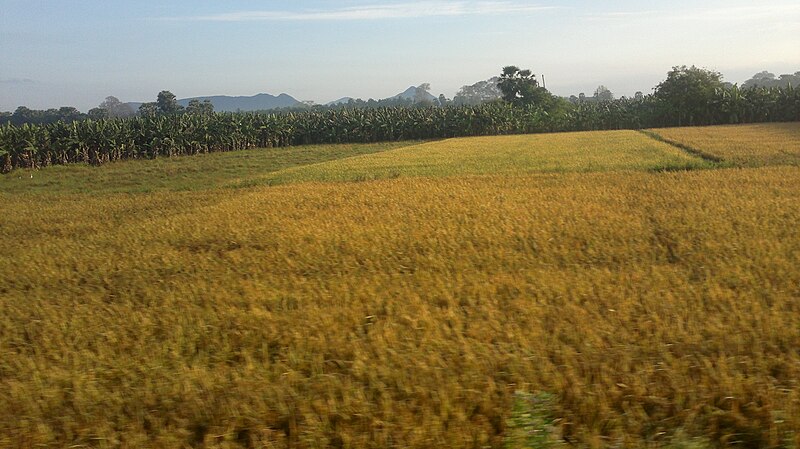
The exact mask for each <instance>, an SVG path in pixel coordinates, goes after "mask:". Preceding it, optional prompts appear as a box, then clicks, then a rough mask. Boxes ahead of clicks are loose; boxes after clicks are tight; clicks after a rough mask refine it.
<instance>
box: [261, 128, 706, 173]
mask: <svg viewBox="0 0 800 449" xmlns="http://www.w3.org/2000/svg"><path fill="white" fill-rule="evenodd" d="M710 165H711V164H709V163H708V162H706V161H703V160H702V159H700V158H697V157H694V156H692V155H689V154H686V153H685V152H684V151H681V150H679V149H677V148H675V147H673V146H671V145H668V144H666V143H663V142H658V141H656V140H654V139H651V138H648V137H646V136H644V135H642V134H640V133H637V132H634V131H601V132H579V133H563V134H533V135H530V134H528V135H514V136H493V137H470V138H459V139H447V140H443V141H438V142H429V143H425V144H421V145H415V146H412V147H407V148H401V149H397V150H393V151H387V152H383V153H381V154H372V155H367V156H363V157H354V158H348V159H343V160H339V161H331V162H326V163H321V164H315V165H309V166H305V167H299V168H296V169H288V170H284V171H281V172H276V173H273V174H270V175H268V176H267V177H266V179H267V180H268V182H270V183H272V184H281V183H287V182H301V181H363V180H370V179H386V178H394V177H398V176H433V177H437V176H455V175H463V174H473V175H474V174H492V173H508V174H522V173H532V172H593V171H609V170H675V169H690V168H699V167H708V166H710Z"/></svg>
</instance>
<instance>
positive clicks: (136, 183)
mask: <svg viewBox="0 0 800 449" xmlns="http://www.w3.org/2000/svg"><path fill="white" fill-rule="evenodd" d="M415 143H418V142H387V143H377V144H341V145H308V146H298V147H291V148H261V149H255V150H246V151H234V152H228V153H210V154H202V155H197V156H187V157H176V158H160V159H156V160H141V161H124V162H115V163H111V164H106V165H104V166H102V167H92V166H89V165H79V164H74V165H68V166H63V165H62V166H52V167H46V168H44V169H41V170H17V171H15V172H13V173H11V174H9V175H5V176H0V192H5V193H37V194H39V193H45V194H49V193H54V192H59V193H66V192H71V193H88V194H103V193H114V192H116V193H147V192H157V191H180V190H207V189H212V188H217V187H224V186H228V187H230V186H233V187H243V186H247V185H248V183H249V182H251V180H252V179H255V178H258V177H259V176H263V175H265V174H267V173H270V172H274V171H278V170H283V169H286V168H290V167H296V166H301V165H307V164H314V163H319V162H324V161H330V160H335V159H341V158H348V157H353V156H358V155H363V154H370V153H376V152H381V151H388V150H392V149H396V148H402V147H404V146H408V145H413V144H415Z"/></svg>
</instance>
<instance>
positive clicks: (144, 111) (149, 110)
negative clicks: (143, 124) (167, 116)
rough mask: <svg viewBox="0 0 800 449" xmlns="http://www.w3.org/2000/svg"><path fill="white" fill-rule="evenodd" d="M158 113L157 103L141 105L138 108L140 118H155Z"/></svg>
mask: <svg viewBox="0 0 800 449" xmlns="http://www.w3.org/2000/svg"><path fill="white" fill-rule="evenodd" d="M159 112H160V109H159V107H158V103H155V102H150V103H142V104H141V105H140V106H139V115H140V116H142V117H155V116H156V115H158V113H159Z"/></svg>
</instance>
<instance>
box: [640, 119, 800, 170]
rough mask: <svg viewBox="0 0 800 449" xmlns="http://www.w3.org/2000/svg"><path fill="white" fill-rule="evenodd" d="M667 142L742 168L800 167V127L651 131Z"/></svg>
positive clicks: (772, 125) (764, 125) (774, 125)
mask: <svg viewBox="0 0 800 449" xmlns="http://www.w3.org/2000/svg"><path fill="white" fill-rule="evenodd" d="M651 132H653V133H655V134H657V135H659V136H661V137H662V138H664V139H668V140H670V141H673V142H676V143H679V144H682V145H686V146H688V147H691V148H694V149H696V150H698V151H700V152H702V153H705V154H708V155H711V156H712V157H715V158H719V159H721V160H723V161H725V162H729V163H731V164H733V165H736V166H740V167H760V166H768V165H794V166H797V165H800V123H798V122H792V123H761V124H754V125H732V126H705V127H694V128H666V129H656V130H651Z"/></svg>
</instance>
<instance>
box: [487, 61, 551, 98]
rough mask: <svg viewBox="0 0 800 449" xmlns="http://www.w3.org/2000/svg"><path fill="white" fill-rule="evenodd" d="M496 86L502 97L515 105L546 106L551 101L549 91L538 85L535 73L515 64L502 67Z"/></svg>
mask: <svg viewBox="0 0 800 449" xmlns="http://www.w3.org/2000/svg"><path fill="white" fill-rule="evenodd" d="M497 87H498V88H499V89H500V91H501V92H502V93H503V99H504V100H505V101H507V102H509V103H511V104H513V105H515V106H527V105H537V106H541V107H544V108H548V107H549V106H550V105H551V104H552V102H553V96H552V95H550V92H548V91H547V89H545V88H543V87H540V86H539V82H538V81H536V75H534V74H533V73H532V72H531V71H530V70H520V68H519V67H517V66H513V65H510V66H506V67H503V73H502V74H501V75H500V81H499V82H498V83H497Z"/></svg>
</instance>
